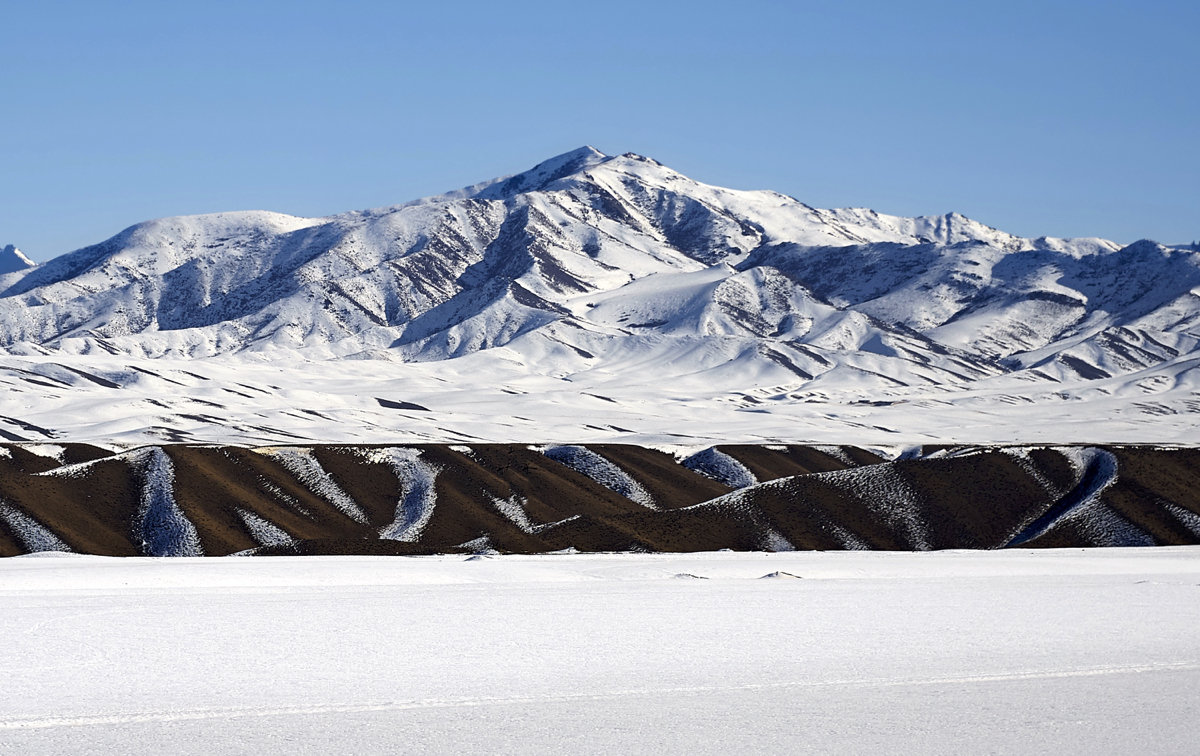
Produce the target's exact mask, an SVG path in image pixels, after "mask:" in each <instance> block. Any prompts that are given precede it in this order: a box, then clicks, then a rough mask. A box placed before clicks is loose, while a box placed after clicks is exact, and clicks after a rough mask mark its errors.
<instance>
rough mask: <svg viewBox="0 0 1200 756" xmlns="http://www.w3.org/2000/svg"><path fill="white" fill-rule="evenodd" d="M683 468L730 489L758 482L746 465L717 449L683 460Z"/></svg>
mask: <svg viewBox="0 0 1200 756" xmlns="http://www.w3.org/2000/svg"><path fill="white" fill-rule="evenodd" d="M683 466H684V467H686V468H688V469H689V470H695V471H696V472H698V473H700V474H701V475H707V476H708V477H710V478H712V479H713V480H715V481H718V482H720V483H724V484H725V485H727V486H729V487H730V488H746V487H747V486H752V485H754V484H755V483H757V482H758V479H757V478H755V477H754V473H752V472H750V470H748V469H747V468H746V466H745V465H743V464H742V463H741V462H738V461H737V460H736V459H734V458H733V457H731V456H729V455H728V454H725V453H724V452H721V451H718V450H717V449H716V448H715V447H709V448H708V449H704V450H702V451H698V452H696V453H695V454H693V455H692V456H690V457H688V458H687V459H685V460H683Z"/></svg>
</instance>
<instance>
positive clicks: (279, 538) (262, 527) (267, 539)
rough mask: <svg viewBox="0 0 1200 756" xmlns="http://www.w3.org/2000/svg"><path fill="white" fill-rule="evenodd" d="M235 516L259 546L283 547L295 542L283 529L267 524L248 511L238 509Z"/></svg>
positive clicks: (270, 523)
mask: <svg viewBox="0 0 1200 756" xmlns="http://www.w3.org/2000/svg"><path fill="white" fill-rule="evenodd" d="M237 514H238V517H239V518H240V519H241V521H242V522H243V523H244V524H245V526H246V530H248V531H250V536H251V537H252V538H254V542H255V543H257V544H258V545H259V546H283V545H287V544H289V543H292V542H293V541H294V540H295V539H294V538H292V537H291V536H290V535H288V534H287V531H285V530H284V529H283V528H281V527H279V526H278V525H276V524H274V523H272V522H268V521H267V520H265V519H263V518H262V517H259V516H258V515H256V514H254V513H253V512H251V511H250V510H248V509H241V508H238V509H237Z"/></svg>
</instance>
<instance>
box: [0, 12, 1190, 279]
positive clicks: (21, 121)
mask: <svg viewBox="0 0 1200 756" xmlns="http://www.w3.org/2000/svg"><path fill="white" fill-rule="evenodd" d="M0 28H2V30H3V33H2V34H0V244H3V243H10V242H11V243H15V244H17V245H18V246H19V247H21V248H22V249H24V250H25V251H26V252H27V253H28V254H30V255H31V256H32V257H33V258H34V259H37V260H46V259H49V258H50V257H53V256H55V255H58V254H61V253H64V252H67V251H70V250H72V249H75V248H77V247H80V246H84V245H86V244H90V243H94V242H97V241H101V240H103V239H104V238H107V237H108V236H111V235H112V234H114V233H116V232H118V231H120V230H121V229H122V228H124V227H126V226H128V225H131V224H133V223H135V222H138V221H141V220H146V219H149V218H154V217H160V216H166V215H178V214H188V213H200V212H211V211H219V210H240V209H269V210H277V211H281V212H287V213H293V214H297V215H326V214H331V213H335V212H341V211H345V210H353V209H362V208H368V207H376V206H380V205H389V204H395V203H399V202H403V201H407V200H409V199H414V198H416V197H420V196H424V195H428V194H434V193H438V192H441V191H445V190H449V189H453V188H456V187H459V186H462V185H465V184H470V183H474V182H476V181H480V180H483V179H487V178H491V177H494V176H497V175H502V174H507V173H514V172H517V171H519V170H523V169H525V168H527V167H529V166H531V165H533V164H534V163H536V162H538V161H540V160H542V159H544V158H547V157H550V156H552V155H555V154H558V153H560V152H565V151H567V150H570V149H573V148H575V147H578V146H580V145H583V144H593V145H595V146H596V147H597V148H599V149H600V150H602V151H604V152H607V153H610V154H612V153H619V152H628V151H632V152H638V153H641V154H644V155H649V156H651V157H654V158H656V159H658V160H660V161H661V162H663V163H666V164H667V165H669V166H671V167H673V168H676V169H677V170H680V171H682V172H683V173H685V174H688V175H689V176H692V177H693V178H696V179H698V180H701V181H705V182H708V183H713V184H719V185H723V186H731V187H736V188H744V189H774V190H777V191H781V192H785V193H787V194H791V195H793V196H796V197H798V198H799V199H801V200H803V201H805V202H808V203H809V204H812V205H817V206H822V207H836V206H848V205H849V206H868V207H873V208H875V209H877V210H880V211H883V212H891V213H897V214H904V215H916V214H934V213H943V212H947V211H950V210H956V211H958V212H962V213H964V214H966V215H969V216H971V217H974V218H976V219H978V220H981V221H983V222H985V223H988V224H990V225H993V226H998V227H1000V228H1003V229H1005V230H1008V231H1012V232H1014V233H1019V234H1022V235H1027V236H1039V235H1043V234H1046V235H1053V236H1104V237H1108V238H1111V239H1114V240H1116V241H1120V242H1129V241H1133V240H1135V239H1138V238H1141V237H1150V238H1155V239H1158V240H1160V241H1163V242H1168V243H1177V242H1185V241H1189V242H1190V241H1192V240H1193V239H1200V3H1198V2H1195V0H1179V1H1177V2H1155V1H1154V0H1144V1H1143V2H1132V1H1131V2H1103V1H1102V0H1097V1H1095V2H1064V1H1062V0H1046V1H1045V2H1025V1H1024V0H1006V2H1003V3H979V4H973V3H961V2H907V3H905V2H806V1H803V0H797V1H796V2H760V1H758V0H739V1H738V2H729V1H728V0H725V1H724V2H704V1H702V0H693V1H692V2H615V1H611V0H610V1H608V2H604V3H594V4H583V3H570V2H519V1H513V2H503V3H501V2H482V3H473V2H462V1H461V0H460V1H459V2H424V3H420V4H416V3H398V2H353V1H352V0H351V1H347V2H340V3H331V2H323V3H314V2H304V1H303V0H294V1H292V2H254V1H253V0H242V1H241V2H224V1H223V0H209V1H207V2H204V3H186V2H180V3H163V2H157V1H156V2H139V1H137V0H132V1H129V2H121V3H117V2H104V1H101V0H94V1H93V2H86V3H84V2H54V1H53V0H44V1H43V2H39V3H32V2H27V3H17V2H8V3H5V7H4V11H3V14H2V21H0Z"/></svg>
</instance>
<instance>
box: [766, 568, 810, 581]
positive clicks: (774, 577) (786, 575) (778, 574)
mask: <svg viewBox="0 0 1200 756" xmlns="http://www.w3.org/2000/svg"><path fill="white" fill-rule="evenodd" d="M779 578H792V579H795V580H803V578H802V577H800V576H799V575H793V574H792V573H790V572H784V571H782V570H776V571H775V572H768V573H767V574H766V575H763V576H762V577H760V578H759V580H767V579H771V580H777V579H779Z"/></svg>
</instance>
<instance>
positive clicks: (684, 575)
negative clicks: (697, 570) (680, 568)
mask: <svg viewBox="0 0 1200 756" xmlns="http://www.w3.org/2000/svg"><path fill="white" fill-rule="evenodd" d="M671 577H673V578H675V579H676V580H708V576H706V575H693V574H692V573H690V572H676V573H675V574H674V575H672V576H671Z"/></svg>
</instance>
